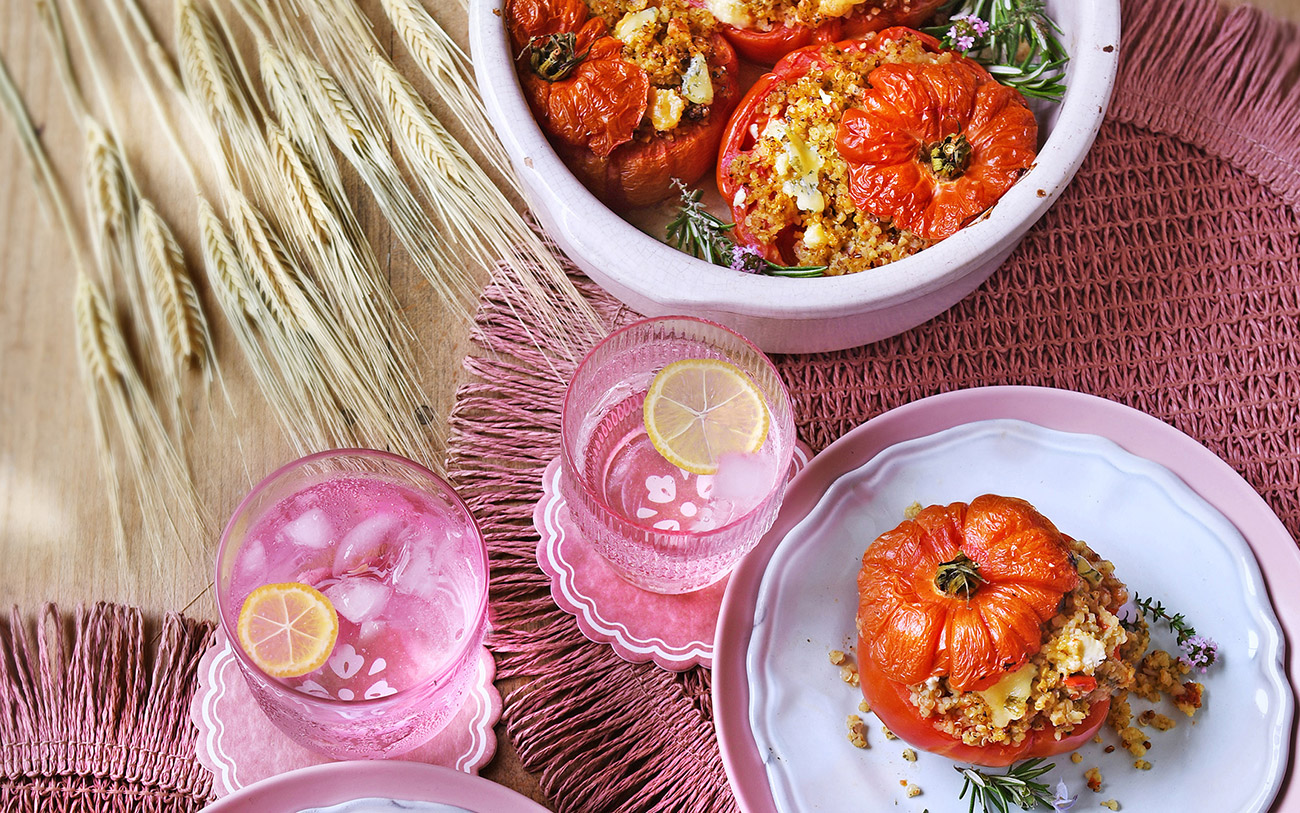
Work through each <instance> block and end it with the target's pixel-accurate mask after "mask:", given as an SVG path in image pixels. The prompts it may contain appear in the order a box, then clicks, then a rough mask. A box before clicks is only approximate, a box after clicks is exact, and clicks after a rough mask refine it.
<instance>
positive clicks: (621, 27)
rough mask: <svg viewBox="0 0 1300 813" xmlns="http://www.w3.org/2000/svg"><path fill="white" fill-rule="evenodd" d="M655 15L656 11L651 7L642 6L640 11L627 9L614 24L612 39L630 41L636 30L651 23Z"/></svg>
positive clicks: (656, 14) (656, 15)
mask: <svg viewBox="0 0 1300 813" xmlns="http://www.w3.org/2000/svg"><path fill="white" fill-rule="evenodd" d="M656 17H658V11H657V10H656V9H655V8H653V7H651V8H643V9H641V10H640V11H629V12H628V13H627V14H624V15H623V19H621V20H619V21H618V23H617V24H616V25H615V26H614V39H617V40H620V41H621V42H628V41H630V40H631V39H632V38H633V37H635V36H636V34H637V32H638V31H640V30H641V29H643V28H645V27H646V26H647V25H650V24H652V23H653V22H654V21H655V18H656Z"/></svg>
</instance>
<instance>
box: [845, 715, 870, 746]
mask: <svg viewBox="0 0 1300 813" xmlns="http://www.w3.org/2000/svg"><path fill="white" fill-rule="evenodd" d="M847 722H848V727H849V742H851V743H853V747H854V748H866V747H868V746H867V726H866V723H864V722H862V718H861V717H859V716H858V715H856V714H850V715H849V719H848V721H847Z"/></svg>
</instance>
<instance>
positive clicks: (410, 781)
mask: <svg viewBox="0 0 1300 813" xmlns="http://www.w3.org/2000/svg"><path fill="white" fill-rule="evenodd" d="M369 798H379V799H386V800H387V799H391V800H400V801H404V802H431V803H438V804H443V805H449V806H451V807H452V808H458V809H463V810H466V811H469V813H545V811H546V808H544V807H542V806H541V805H539V804H537V803H536V802H534V801H532V800H531V799H528V798H526V797H524V796H521V795H519V794H518V793H515V792H514V791H513V790H510V789H509V788H506V787H503V786H501V785H498V784H496V783H495V782H489V781H488V780H486V779H481V778H479V777H477V776H470V775H468V774H464V773H461V772H459V771H453V770H451V769H450V768H443V767H439V766H437V765H427V764H425V763H422V762H406V761H401V760H388V761H379V762H365V761H358V762H330V763H326V764H324V765H315V766H312V767H310V768H300V769H298V770H296V771H290V772H289V773H285V774H281V775H279V776H273V777H271V778H269V779H264V780H262V781H261V782H258V783H257V784H255V785H251V786H249V787H247V788H244V789H243V790H241V791H239V792H238V793H234V794H232V795H230V796H227V797H226V798H224V799H221V800H219V801H217V802H214V803H213V804H211V805H209V806H208V807H206V808H204V813H296V811H299V810H302V809H304V808H311V807H322V806H325V805H338V804H343V803H345V802H351V801H354V800H356V799H369Z"/></svg>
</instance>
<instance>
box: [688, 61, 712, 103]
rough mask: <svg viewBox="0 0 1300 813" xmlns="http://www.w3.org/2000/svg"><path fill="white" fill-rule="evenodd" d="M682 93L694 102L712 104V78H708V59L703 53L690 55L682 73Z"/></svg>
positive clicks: (689, 100)
mask: <svg viewBox="0 0 1300 813" xmlns="http://www.w3.org/2000/svg"><path fill="white" fill-rule="evenodd" d="M682 95H683V96H685V97H686V101H688V102H694V103H695V104H713V80H712V79H710V78H709V61H708V60H707V59H705V58H704V54H696V55H695V56H693V57H691V64H690V65H688V66H687V67H686V73H684V74H682Z"/></svg>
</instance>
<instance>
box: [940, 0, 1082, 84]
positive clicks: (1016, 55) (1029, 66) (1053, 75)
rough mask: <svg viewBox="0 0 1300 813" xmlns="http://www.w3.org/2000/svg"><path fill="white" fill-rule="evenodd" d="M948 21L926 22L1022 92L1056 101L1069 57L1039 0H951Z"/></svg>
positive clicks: (948, 43)
mask: <svg viewBox="0 0 1300 813" xmlns="http://www.w3.org/2000/svg"><path fill="white" fill-rule="evenodd" d="M945 12H946V14H947V19H948V20H949V24H948V25H938V26H934V27H932V28H927V29H926V32H927V33H929V34H933V35H934V36H936V37H940V38H941V39H942V40H943V44H944V46H945V47H947V48H956V49H958V50H960V51H965V52H966V53H967V55H968V56H970V57H971V58H972V59H974V60H975V61H977V62H979V63H980V64H982V65H984V66H985V67H986V68H988V70H989V73H991V74H993V76H994V77H996V78H997V80H998V81H999V82H1001V83H1002V84H1004V85H1008V86H1010V87H1013V88H1015V89H1016V90H1019V91H1020V92H1021V93H1023V94H1024V95H1025V96H1031V97H1034V98H1039V99H1048V100H1051V101H1060V99H1061V97H1062V96H1064V95H1065V66H1066V64H1067V63H1068V62H1069V61H1070V57H1069V54H1067V53H1066V51H1065V46H1064V45H1062V44H1061V41H1060V39H1059V38H1058V36H1057V35H1059V34H1060V33H1061V29H1060V28H1059V27H1058V26H1057V25H1056V23H1055V22H1054V21H1053V20H1052V19H1051V18H1050V17H1048V16H1047V11H1046V4H1045V2H1044V0H952V2H951V3H950V4H949V5H948V7H947V8H946V9H945Z"/></svg>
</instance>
